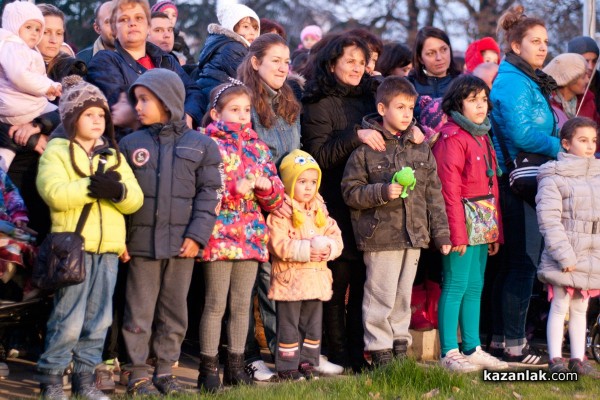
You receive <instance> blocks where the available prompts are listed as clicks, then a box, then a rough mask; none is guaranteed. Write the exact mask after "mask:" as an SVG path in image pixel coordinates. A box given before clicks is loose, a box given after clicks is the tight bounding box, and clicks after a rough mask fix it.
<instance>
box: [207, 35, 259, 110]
mask: <svg viewBox="0 0 600 400" xmlns="http://www.w3.org/2000/svg"><path fill="white" fill-rule="evenodd" d="M208 33H209V35H208V37H207V38H206V42H204V47H203V48H202V52H201V53H200V57H199V59H198V80H197V81H196V83H197V84H198V86H199V87H200V88H202V89H201V90H202V97H201V101H200V103H199V106H200V109H199V111H200V112H201V113H202V114H203V115H204V114H205V113H206V111H208V103H209V101H210V92H211V90H213V89H214V88H215V87H217V86H218V85H220V84H221V83H225V82H227V81H228V78H236V77H237V68H238V66H239V65H240V64H241V63H242V60H243V59H244V57H246V54H248V44H247V42H246V41H245V39H244V38H243V37H241V36H240V35H238V34H237V33H235V32H233V31H230V30H229V29H225V28H223V27H222V26H220V25H218V24H210V25H208Z"/></svg>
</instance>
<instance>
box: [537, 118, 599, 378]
mask: <svg viewBox="0 0 600 400" xmlns="http://www.w3.org/2000/svg"><path fill="white" fill-rule="evenodd" d="M597 129H598V127H597V125H596V123H595V122H594V121H592V120H591V119H589V118H585V117H575V118H572V119H570V120H568V121H567V122H565V124H564V125H563V127H562V129H561V130H560V139H561V145H562V147H563V148H564V149H565V150H566V153H558V161H551V162H548V163H546V164H544V165H542V166H541V167H540V171H539V174H538V177H537V178H538V193H537V196H536V197H535V200H536V203H537V207H536V212H537V217H538V221H539V225H540V232H541V233H542V235H543V236H544V243H545V248H544V252H543V253H542V258H541V261H540V264H539V266H538V271H537V276H538V279H539V280H540V281H542V282H544V283H546V284H547V287H548V297H549V298H550V299H551V305H550V314H549V315H548V328H547V330H546V332H547V335H548V353H549V358H550V361H549V362H548V367H549V369H550V372H567V371H573V372H576V373H577V374H579V375H581V374H583V375H590V376H593V377H595V378H600V372H598V371H597V370H596V369H595V368H594V367H593V366H591V365H590V364H589V363H588V362H587V360H586V359H585V343H586V342H585V337H586V329H585V328H586V314H587V307H588V301H589V299H590V297H595V296H598V295H600V263H598V259H599V258H600V236H599V235H598V233H600V209H599V208H598V207H597V206H596V203H595V199H597V198H598V196H599V194H600V193H599V192H598V187H600V160H597V159H595V158H594V153H595V151H596V142H597V136H598V132H597ZM567 313H569V344H570V355H571V359H570V360H569V361H568V362H567V361H566V360H564V359H563V358H562V342H563V336H564V324H565V315H566V314H567Z"/></svg>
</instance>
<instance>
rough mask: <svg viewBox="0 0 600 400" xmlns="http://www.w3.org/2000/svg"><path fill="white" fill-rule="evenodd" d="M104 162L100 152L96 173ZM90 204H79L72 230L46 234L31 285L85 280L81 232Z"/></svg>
mask: <svg viewBox="0 0 600 400" xmlns="http://www.w3.org/2000/svg"><path fill="white" fill-rule="evenodd" d="M105 163H106V156H105V155H101V156H100V164H99V166H98V172H103V170H104V164H105ZM93 204H94V203H88V204H86V205H85V206H84V207H83V210H82V211H81V215H80V216H79V220H78V221H77V227H76V228H75V232H54V233H50V234H49V235H48V236H46V238H45V239H44V241H43V242H42V244H41V245H40V248H39V252H38V256H37V261H36V263H35V264H34V266H33V277H32V281H33V284H34V286H36V287H38V288H40V289H43V290H51V291H52V290H57V289H60V288H63V287H65V286H71V285H77V284H80V283H82V282H83V281H84V280H85V239H84V237H83V236H82V235H81V232H82V231H83V227H84V226H85V222H86V220H87V218H88V215H89V214H90V210H91V209H92V205H93Z"/></svg>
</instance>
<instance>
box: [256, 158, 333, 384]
mask: <svg viewBox="0 0 600 400" xmlns="http://www.w3.org/2000/svg"><path fill="white" fill-rule="evenodd" d="M279 173H280V174H281V180H282V181H283V184H284V187H285V192H286V194H287V195H288V196H290V198H292V209H293V212H292V217H291V218H285V217H276V216H275V215H274V214H271V215H269V217H268V218H267V225H268V226H269V232H270V234H271V239H270V241H269V251H270V252H271V254H272V255H273V260H272V263H273V269H272V272H271V288H270V289H269V299H272V300H275V301H276V304H277V352H276V355H275V367H276V369H277V372H278V373H279V377H280V378H281V379H288V380H299V379H304V378H306V379H312V378H318V376H319V373H318V371H317V370H316V369H315V367H318V366H319V354H320V348H321V331H322V326H321V325H322V318H323V303H322V302H323V301H327V300H329V299H331V294H332V293H333V292H332V289H331V283H332V281H333V278H332V275H331V270H329V269H328V268H327V261H330V260H334V259H336V258H337V257H339V256H340V254H341V253H342V248H343V243H342V232H341V231H340V229H339V228H338V226H337V224H336V222H335V221H334V220H333V218H330V217H326V211H325V210H324V208H325V203H324V202H323V200H321V199H320V196H317V193H318V190H319V185H320V183H321V169H320V168H319V165H318V164H317V162H316V161H315V160H314V158H312V156H311V155H310V154H308V153H306V152H304V151H302V150H294V151H292V152H291V153H290V154H288V155H287V156H285V157H284V158H283V160H282V161H281V165H280V167H279Z"/></svg>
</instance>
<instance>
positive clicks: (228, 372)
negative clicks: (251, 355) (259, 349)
mask: <svg viewBox="0 0 600 400" xmlns="http://www.w3.org/2000/svg"><path fill="white" fill-rule="evenodd" d="M244 366H245V364H244V354H243V353H241V354H236V353H227V362H226V363H225V370H224V371H223V384H224V385H228V386H231V385H241V384H244V385H253V384H254V381H253V380H252V378H250V376H249V375H248V374H247V373H246V371H245V370H244Z"/></svg>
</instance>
